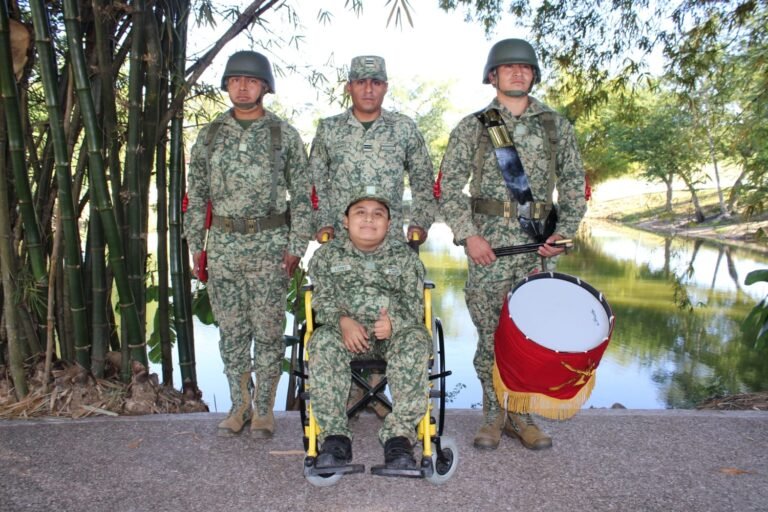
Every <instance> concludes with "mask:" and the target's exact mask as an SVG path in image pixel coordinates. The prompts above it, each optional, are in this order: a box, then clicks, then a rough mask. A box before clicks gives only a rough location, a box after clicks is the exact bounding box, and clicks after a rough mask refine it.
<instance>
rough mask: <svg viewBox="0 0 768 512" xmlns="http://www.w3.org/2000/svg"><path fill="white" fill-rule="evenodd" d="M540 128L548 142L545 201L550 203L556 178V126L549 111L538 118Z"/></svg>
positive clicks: (553, 117)
mask: <svg viewBox="0 0 768 512" xmlns="http://www.w3.org/2000/svg"><path fill="white" fill-rule="evenodd" d="M539 120H540V121H541V126H542V127H543V128H544V132H545V133H546V135H547V142H549V180H548V181H547V201H548V202H549V203H550V204H551V203H552V194H553V193H554V191H555V181H556V179H557V178H556V177H557V126H556V125H555V116H554V114H553V113H552V112H550V111H544V112H542V113H541V115H540V116H539Z"/></svg>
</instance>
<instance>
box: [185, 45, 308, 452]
mask: <svg viewBox="0 0 768 512" xmlns="http://www.w3.org/2000/svg"><path fill="white" fill-rule="evenodd" d="M221 87H222V89H224V90H226V91H227V93H228V94H229V97H230V100H231V101H232V105H233V107H232V108H231V109H230V110H228V111H226V112H224V113H222V114H220V115H219V116H218V117H217V118H216V120H214V121H213V122H212V123H211V124H209V125H208V126H206V127H205V128H203V129H202V130H201V132H200V134H199V136H198V138H197V141H196V142H195V145H194V146H193V147H192V154H191V162H190V166H189V174H188V185H189V190H188V195H189V204H188V209H187V213H186V216H185V219H184V224H185V232H186V236H187V241H188V243H189V247H190V250H191V251H192V253H193V255H194V261H195V275H198V271H199V268H198V264H199V261H200V251H201V249H202V246H203V237H204V229H203V227H204V218H205V211H206V202H208V201H210V202H211V203H212V205H213V222H212V227H211V229H210V235H209V237H210V238H209V243H208V269H209V281H208V293H209V295H210V300H211V306H212V307H213V312H214V315H215V316H216V320H217V321H218V323H219V329H220V332H221V339H220V341H219V350H220V352H221V358H222V361H223V362H224V373H225V374H226V376H227V380H228V382H229V389H230V395H231V398H232V409H231V410H230V412H229V415H228V417H227V418H226V419H225V420H224V421H222V422H221V423H220V424H219V425H218V432H219V435H222V436H228V435H233V434H237V433H239V432H240V431H241V430H242V429H243V427H244V426H245V425H246V424H248V422H249V421H250V423H251V436H252V437H255V438H262V437H270V436H271V435H272V433H273V431H274V417H273V414H272V408H273V406H274V401H275V388H276V385H277V381H278V379H279V377H280V371H281V362H282V358H283V355H284V353H285V345H284V342H283V328H284V327H283V325H284V318H285V311H284V309H285V306H284V304H285V293H286V289H287V285H288V279H289V276H290V275H291V274H292V273H293V271H294V269H295V268H296V266H297V265H298V262H299V258H300V257H301V256H302V255H303V254H304V252H305V250H306V246H307V243H308V241H309V240H310V239H311V237H312V228H311V219H310V216H311V209H312V205H311V202H310V198H309V193H310V191H311V180H310V179H309V172H308V162H307V156H306V152H305V149H304V145H303V143H302V141H301V138H300V136H299V134H298V132H297V131H296V130H295V129H294V128H293V127H292V126H290V125H289V124H288V123H286V122H285V121H283V120H282V119H280V118H279V117H277V116H275V115H274V114H273V113H271V112H269V111H267V110H266V109H265V108H264V105H263V102H262V100H263V98H264V96H265V95H266V94H267V93H270V92H274V91H275V81H274V77H273V75H272V69H271V66H270V64H269V61H268V60H267V59H266V57H264V56H263V55H261V54H259V53H256V52H250V51H243V52H237V53H235V54H233V55H232V56H231V57H230V58H229V61H228V62H227V66H226V69H225V71H224V76H223V77H222V81H221ZM287 192H290V197H291V202H290V211H289V203H288V202H287V200H286V193H287ZM251 346H253V366H251ZM252 368H253V371H254V372H255V374H256V384H255V388H254V389H253V407H254V410H253V411H252V406H251V387H252V381H251V369H252Z"/></svg>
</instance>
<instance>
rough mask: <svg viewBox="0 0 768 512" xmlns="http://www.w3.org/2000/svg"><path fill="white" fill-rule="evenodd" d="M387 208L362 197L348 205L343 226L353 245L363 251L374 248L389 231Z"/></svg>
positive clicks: (373, 200)
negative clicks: (360, 199)
mask: <svg viewBox="0 0 768 512" xmlns="http://www.w3.org/2000/svg"><path fill="white" fill-rule="evenodd" d="M389 223H390V219H389V210H388V209H387V207H386V206H385V205H383V204H382V203H380V202H378V201H376V200H375V199H363V200H362V201H358V202H357V203H355V204H353V205H352V206H350V207H349V211H348V212H347V214H346V215H344V227H345V228H346V229H347V231H349V239H350V240H351V241H352V243H353V244H354V246H355V247H357V248H358V249H360V250H361V251H364V252H370V251H373V250H374V249H376V248H377V247H378V246H379V245H381V242H383V241H384V238H385V237H386V236H387V231H389Z"/></svg>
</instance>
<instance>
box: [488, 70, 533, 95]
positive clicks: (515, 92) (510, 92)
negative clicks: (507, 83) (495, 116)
mask: <svg viewBox="0 0 768 512" xmlns="http://www.w3.org/2000/svg"><path fill="white" fill-rule="evenodd" d="M498 80H499V79H498V76H497V75H496V70H495V69H494V70H493V78H492V79H491V84H492V85H493V88H494V89H497V90H501V89H499V81H498ZM529 92H531V91H530V90H528V91H520V90H518V89H510V90H507V91H501V93H502V94H503V95H504V96H507V97H509V98H522V97H523V96H528V93H529Z"/></svg>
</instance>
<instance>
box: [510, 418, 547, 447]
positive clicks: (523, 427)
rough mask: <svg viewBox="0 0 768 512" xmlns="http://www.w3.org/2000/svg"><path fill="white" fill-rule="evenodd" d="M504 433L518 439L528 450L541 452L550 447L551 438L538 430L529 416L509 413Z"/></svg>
mask: <svg viewBox="0 0 768 512" xmlns="http://www.w3.org/2000/svg"><path fill="white" fill-rule="evenodd" d="M504 433H505V434H507V435H508V436H510V437H516V438H518V439H520V442H521V443H523V446H525V447H526V448H528V449H529V450H542V449H544V448H550V447H552V438H551V437H549V436H548V435H547V434H545V433H544V432H542V431H541V430H539V427H537V426H536V424H535V423H534V422H533V418H531V415H530V414H515V413H510V414H509V419H508V421H507V424H506V426H505V427H504Z"/></svg>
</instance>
